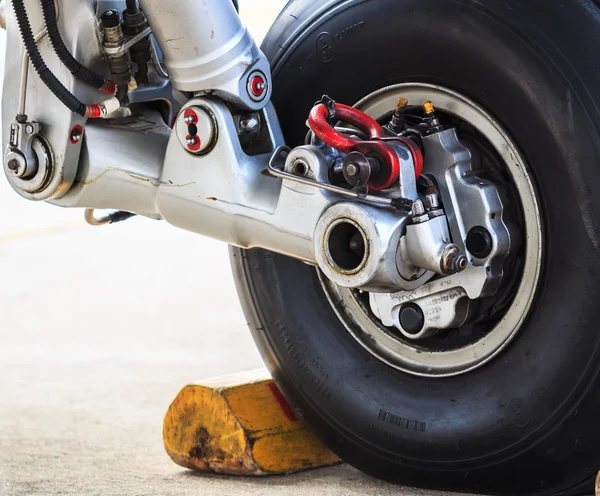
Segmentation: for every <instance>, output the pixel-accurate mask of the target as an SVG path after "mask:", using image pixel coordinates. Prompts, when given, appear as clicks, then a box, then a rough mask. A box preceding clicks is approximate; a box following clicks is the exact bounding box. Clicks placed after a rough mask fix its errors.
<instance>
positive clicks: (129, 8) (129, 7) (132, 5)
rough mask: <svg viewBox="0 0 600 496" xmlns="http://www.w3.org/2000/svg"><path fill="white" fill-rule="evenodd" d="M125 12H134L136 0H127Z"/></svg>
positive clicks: (135, 10)
mask: <svg viewBox="0 0 600 496" xmlns="http://www.w3.org/2000/svg"><path fill="white" fill-rule="evenodd" d="M126 3H127V13H128V14H131V15H133V14H136V13H137V11H138V10H139V9H138V5H137V0H127V2H126Z"/></svg>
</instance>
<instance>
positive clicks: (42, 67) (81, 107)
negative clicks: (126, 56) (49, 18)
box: [12, 0, 119, 118]
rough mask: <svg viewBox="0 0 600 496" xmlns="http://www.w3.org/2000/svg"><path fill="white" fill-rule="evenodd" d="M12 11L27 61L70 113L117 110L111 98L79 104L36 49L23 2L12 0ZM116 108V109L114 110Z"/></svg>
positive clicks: (97, 114) (95, 114)
mask: <svg viewBox="0 0 600 496" xmlns="http://www.w3.org/2000/svg"><path fill="white" fill-rule="evenodd" d="M12 4H13V10H14V11H15V17H16V19H17V23H18V24H19V31H20V32H21V39H22V40H23V44H24V45H25V50H27V53H28V54H29V59H30V60H31V64H32V65H33V67H34V69H35V70H36V72H37V73H38V75H39V76H40V79H41V80H42V82H43V83H44V84H45V85H46V87H47V88H48V89H49V90H50V91H51V92H52V93H53V94H54V95H55V96H56V98H58V99H59V100H60V101H61V102H62V103H63V104H64V105H65V106H66V107H67V108H68V109H69V110H71V112H73V113H75V114H79V115H81V116H83V117H90V118H95V117H101V116H102V115H106V114H107V113H110V112H112V111H114V110H116V108H118V106H119V103H118V101H117V100H116V98H114V97H112V98H109V99H107V100H105V101H104V102H102V103H100V104H93V105H86V104H84V103H82V102H80V101H79V100H78V99H77V98H76V97H75V96H74V95H73V94H72V93H71V92H70V91H69V90H68V89H67V88H65V87H64V86H63V84H62V83H61V82H60V81H59V80H58V79H57V78H56V76H55V75H54V74H52V72H51V71H50V69H48V67H47V66H46V63H45V62H44V59H43V58H42V55H41V54H40V51H39V49H38V47H37V43H36V41H35V38H34V36H33V32H32V31H31V24H30V23H29V17H28V16H27V10H26V9H25V5H24V3H23V0H12ZM115 107H116V108H115Z"/></svg>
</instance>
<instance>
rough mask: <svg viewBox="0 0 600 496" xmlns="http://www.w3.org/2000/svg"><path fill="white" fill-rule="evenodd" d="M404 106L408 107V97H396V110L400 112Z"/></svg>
mask: <svg viewBox="0 0 600 496" xmlns="http://www.w3.org/2000/svg"><path fill="white" fill-rule="evenodd" d="M406 107H408V99H406V98H398V101H397V102H396V112H402V111H403V110H404V109H405V108H406Z"/></svg>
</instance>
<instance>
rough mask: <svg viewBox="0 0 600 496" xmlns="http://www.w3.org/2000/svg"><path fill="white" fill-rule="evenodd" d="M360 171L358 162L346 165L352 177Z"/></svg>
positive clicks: (347, 171)
mask: <svg viewBox="0 0 600 496" xmlns="http://www.w3.org/2000/svg"><path fill="white" fill-rule="evenodd" d="M359 172H360V170H359V168H358V167H357V166H356V164H348V167H346V173H347V174H348V175H349V176H350V177H354V176H356V175H357V174H358V173H359Z"/></svg>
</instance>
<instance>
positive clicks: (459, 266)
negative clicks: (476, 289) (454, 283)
mask: <svg viewBox="0 0 600 496" xmlns="http://www.w3.org/2000/svg"><path fill="white" fill-rule="evenodd" d="M468 263H469V261H468V259H467V257H466V255H465V254H464V253H461V252H460V250H459V249H458V247H457V246H456V245H449V246H448V247H447V248H446V251H445V252H444V254H443V256H442V272H444V273H445V274H447V275H451V274H458V273H459V272H462V271H463V270H465V269H466V268H467V265H468Z"/></svg>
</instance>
